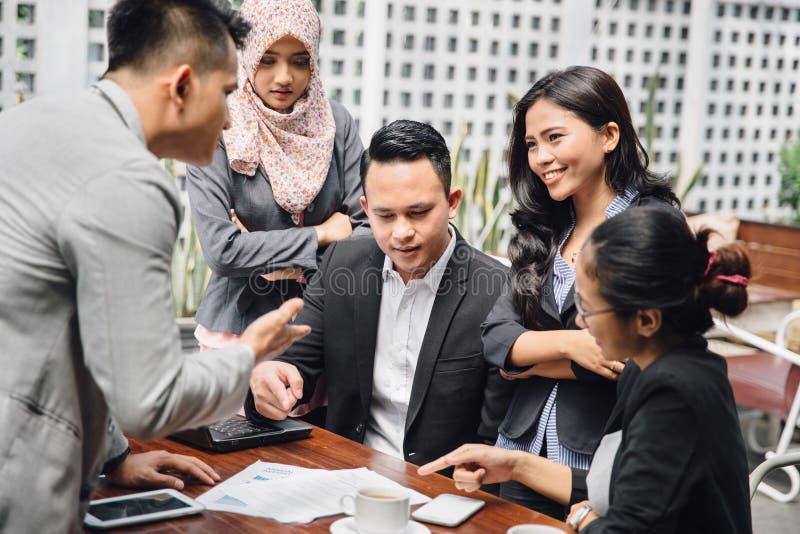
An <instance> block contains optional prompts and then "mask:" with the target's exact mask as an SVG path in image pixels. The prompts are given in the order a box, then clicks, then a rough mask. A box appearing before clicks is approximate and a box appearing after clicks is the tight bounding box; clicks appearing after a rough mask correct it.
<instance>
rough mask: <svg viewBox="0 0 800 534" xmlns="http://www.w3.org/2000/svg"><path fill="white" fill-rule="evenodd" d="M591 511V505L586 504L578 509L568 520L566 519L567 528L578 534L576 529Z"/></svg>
mask: <svg viewBox="0 0 800 534" xmlns="http://www.w3.org/2000/svg"><path fill="white" fill-rule="evenodd" d="M591 511H592V505H591V504H589V503H588V502H587V503H586V504H584V505H583V506H581V507H580V508H578V510H577V511H576V512H575V513H574V514H572V515H571V516H570V517H569V519H567V525H569V527H570V528H571V529H572V530H574V531H575V532H578V527H579V526H580V524H581V522H582V521H583V520H584V519H586V516H587V515H589V512H591Z"/></svg>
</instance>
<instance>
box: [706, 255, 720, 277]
mask: <svg viewBox="0 0 800 534" xmlns="http://www.w3.org/2000/svg"><path fill="white" fill-rule="evenodd" d="M716 259H717V252H716V251H713V252H709V253H708V263H707V264H706V270H705V271H703V276H708V273H709V272H710V271H711V266H712V265H713V264H714V261H715V260H716Z"/></svg>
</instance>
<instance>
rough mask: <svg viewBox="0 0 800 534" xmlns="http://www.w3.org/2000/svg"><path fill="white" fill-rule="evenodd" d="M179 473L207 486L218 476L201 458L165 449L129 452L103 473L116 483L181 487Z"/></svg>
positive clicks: (154, 486)
mask: <svg viewBox="0 0 800 534" xmlns="http://www.w3.org/2000/svg"><path fill="white" fill-rule="evenodd" d="M179 477H183V478H193V479H196V480H198V481H199V482H201V483H203V484H208V485H210V486H211V485H214V484H215V483H216V482H217V481H218V480H220V479H221V477H220V476H219V474H217V472H216V471H214V470H213V469H212V468H211V467H210V466H209V465H208V464H206V463H205V462H203V461H202V460H198V459H197V458H194V457H192V456H184V455H182V454H172V453H169V452H167V451H150V452H142V453H139V454H130V455H128V457H127V458H125V461H124V462H122V463H121V464H120V465H119V467H117V468H116V469H115V470H114V471H112V472H111V473H108V474H106V478H108V479H109V480H110V481H111V482H113V483H114V484H116V485H118V486H125V487H128V488H174V489H177V490H182V489H183V487H184V482H183V480H181V478H179Z"/></svg>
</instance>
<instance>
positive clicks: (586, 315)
mask: <svg viewBox="0 0 800 534" xmlns="http://www.w3.org/2000/svg"><path fill="white" fill-rule="evenodd" d="M582 300H583V299H582V298H581V294H580V293H579V292H578V286H577V285H576V286H575V309H576V310H577V311H578V315H580V316H581V319H583V322H586V319H588V318H589V317H591V316H592V315H600V314H601V313H610V312H614V311H617V309H616V308H614V307H611V308H603V309H602V310H590V311H586V310H584V309H583V306H582V305H581V301H582Z"/></svg>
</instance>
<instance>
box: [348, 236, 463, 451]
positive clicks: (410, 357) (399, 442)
mask: <svg viewBox="0 0 800 534" xmlns="http://www.w3.org/2000/svg"><path fill="white" fill-rule="evenodd" d="M455 247H456V235H455V231H454V230H453V229H452V227H451V228H450V243H449V244H448V245H447V248H446V249H445V251H444V253H443V254H442V256H441V257H440V258H439V260H438V261H437V262H436V263H435V264H434V265H433V267H432V268H431V270H430V271H428V272H427V273H426V274H425V276H424V277H423V278H421V279H416V280H409V281H408V284H405V283H403V279H402V278H401V277H400V274H399V273H398V272H397V271H395V270H394V267H393V264H392V261H391V260H390V259H389V257H388V256H386V259H385V260H384V262H383V293H382V297H381V310H380V315H379V317H378V336H377V340H376V343H375V363H374V366H373V372H372V403H371V404H370V410H369V420H368V422H367V430H366V433H365V436H364V444H365V445H366V446H367V447H371V448H373V449H375V450H378V451H381V452H383V453H386V454H390V455H392V456H395V457H397V458H403V440H404V438H405V426H406V414H407V413H408V403H409V400H410V398H411V386H412V384H413V383H414V372H415V371H416V369H417V359H418V358H419V351H420V348H421V347H422V340H423V338H424V337H425V332H426V331H427V329H428V319H430V316H431V310H432V309H433V302H434V300H435V298H436V291H437V289H438V287H439V282H440V281H441V280H442V276H443V275H444V272H445V269H446V268H447V264H448V262H449V261H450V257H451V256H452V255H453V250H454V249H455Z"/></svg>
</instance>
